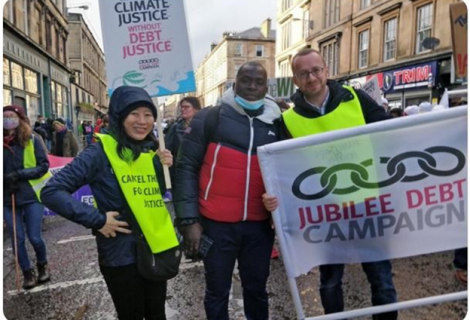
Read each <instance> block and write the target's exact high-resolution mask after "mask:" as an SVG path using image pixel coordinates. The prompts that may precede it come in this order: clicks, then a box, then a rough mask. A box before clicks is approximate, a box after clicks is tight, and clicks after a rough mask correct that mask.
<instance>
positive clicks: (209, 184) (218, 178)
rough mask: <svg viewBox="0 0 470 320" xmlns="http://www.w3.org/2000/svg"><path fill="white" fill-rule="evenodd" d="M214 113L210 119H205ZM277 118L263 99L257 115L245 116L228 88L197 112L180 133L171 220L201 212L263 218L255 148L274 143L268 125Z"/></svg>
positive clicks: (273, 129) (223, 217) (274, 132)
mask: <svg viewBox="0 0 470 320" xmlns="http://www.w3.org/2000/svg"><path fill="white" fill-rule="evenodd" d="M214 111H215V112H217V113H218V114H217V115H216V117H214V116H213V115H212V116H210V113H211V112H214ZM279 117H280V109H279V107H278V106H277V104H275V102H274V101H273V100H271V99H269V98H265V104H264V106H263V107H262V108H261V109H260V110H259V112H258V114H257V115H254V116H253V115H252V117H250V116H248V114H247V113H246V112H245V111H244V110H243V109H242V107H241V106H239V105H238V104H237V103H236V102H235V100H234V92H233V91H232V90H229V91H228V92H227V93H226V94H225V95H224V97H223V98H222V103H221V105H220V106H217V107H215V108H214V109H210V108H206V109H203V110H202V111H199V112H198V113H197V114H196V116H195V117H194V118H193V119H192V121H191V123H190V125H189V127H188V128H187V129H186V131H185V135H184V137H183V140H182V142H181V146H180V149H179V152H178V158H177V161H176V181H175V186H174V188H175V193H174V200H175V211H176V215H177V217H178V218H180V219H194V218H198V217H199V214H201V215H202V216H204V217H206V218H209V219H212V220H215V221H220V222H232V223H233V222H240V221H261V220H266V219H268V218H269V217H270V215H269V213H268V212H267V211H266V209H265V208H264V206H263V203H262V198H261V196H262V194H263V193H264V192H265V189H264V185H263V181H262V177H261V171H260V168H259V164H258V159H257V147H259V146H262V145H265V144H268V143H272V142H276V141H278V140H279V127H278V124H277V125H276V124H274V121H275V120H276V119H278V118H279ZM208 119H210V120H208ZM210 121H213V122H214V124H209V122H210ZM208 126H209V127H211V128H212V129H211V130H208V129H207V127H208Z"/></svg>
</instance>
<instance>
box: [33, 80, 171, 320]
mask: <svg viewBox="0 0 470 320" xmlns="http://www.w3.org/2000/svg"><path fill="white" fill-rule="evenodd" d="M156 118H157V110H156V107H155V105H154V104H153V102H152V99H151V98H150V96H149V95H148V93H147V92H146V91H145V90H144V89H142V88H137V87H131V86H122V87H118V88H116V90H114V92H113V94H112V95H111V101H110V105H109V119H110V125H109V134H103V135H100V136H99V140H98V142H97V143H94V144H91V145H90V146H88V147H87V148H86V149H85V150H83V151H82V152H81V153H80V155H79V156H78V157H77V158H76V159H75V160H74V161H73V162H71V163H70V164H69V165H67V166H66V167H65V168H63V169H62V170H61V171H59V172H58V173H57V174H55V175H54V177H53V178H52V179H51V180H50V181H49V182H48V184H47V185H46V186H45V187H44V189H43V191H42V194H41V198H42V200H43V202H44V204H45V205H46V206H47V207H48V208H50V209H51V210H54V211H55V212H57V213H58V214H60V215H61V216H63V217H65V218H67V219H69V220H71V221H73V222H75V223H78V224H80V225H82V226H84V227H86V228H90V229H92V230H93V234H94V235H95V236H96V243H97V247H98V261H99V267H100V271H101V273H102V275H103V277H104V280H105V282H106V285H107V287H108V291H109V293H110V294H111V298H112V300H113V303H114V306H115V308H116V311H117V314H118V318H119V320H141V319H144V318H145V319H152V320H165V319H166V316H165V300H166V288H167V282H166V281H149V280H146V279H144V278H143V277H142V276H141V274H140V273H139V271H138V268H137V253H136V241H137V239H136V237H137V235H136V234H134V233H131V230H130V229H129V228H128V227H129V223H128V221H130V219H131V218H130V217H129V215H137V214H144V215H146V217H149V216H150V218H148V219H149V220H148V223H150V224H152V225H155V228H154V230H153V233H152V235H153V236H154V235H155V233H157V234H159V233H165V234H167V233H166V232H168V229H164V230H162V226H164V227H166V228H168V224H164V222H162V219H163V218H162V217H163V215H165V214H167V213H166V211H165V210H166V209H164V208H161V207H152V208H145V206H144V204H143V203H140V202H139V203H137V202H132V196H133V190H134V189H135V188H142V189H145V188H148V189H152V190H154V189H155V190H158V191H159V192H157V193H156V194H152V195H150V196H149V198H150V200H148V201H149V202H154V201H155V203H157V202H161V201H162V195H163V194H164V192H165V189H166V188H165V180H164V179H163V168H162V165H161V163H160V162H162V163H164V164H166V165H168V166H171V164H172V161H173V158H172V156H171V154H170V152H168V150H164V151H162V152H159V153H158V154H159V156H160V159H159V157H157V156H154V152H155V151H156V150H157V149H158V141H157V140H156V139H155V137H154V136H153V135H152V134H151V131H152V127H153V123H154V121H155V120H156ZM136 161H139V164H138V165H132V164H134V163H135V162H136ZM130 176H134V177H135V176H143V177H145V179H144V180H146V181H143V180H140V179H139V180H138V181H133V182H128V183H127V184H123V185H122V184H120V182H122V181H123V179H124V180H126V178H127V179H129V178H128V177H130ZM149 176H151V178H150V179H147V177H149ZM154 178H155V179H154ZM85 184H88V185H89V186H90V188H91V191H92V193H93V196H94V197H95V201H96V204H97V206H96V207H93V206H87V205H84V204H83V203H81V202H80V201H79V200H76V199H75V198H73V197H72V193H74V192H75V191H77V190H78V189H79V188H80V187H82V186H83V185H85ZM149 198H147V199H149ZM136 208H137V209H138V210H136ZM151 213H154V214H151ZM141 217H142V216H141ZM144 218H145V217H144ZM144 220H145V219H144ZM165 221H167V220H165ZM171 232H173V233H174V229H173V226H171V230H170V233H171ZM170 233H168V234H170ZM175 237H176V236H175ZM169 240H170V239H167V238H164V239H162V240H161V243H163V242H165V245H166V242H167V241H169Z"/></svg>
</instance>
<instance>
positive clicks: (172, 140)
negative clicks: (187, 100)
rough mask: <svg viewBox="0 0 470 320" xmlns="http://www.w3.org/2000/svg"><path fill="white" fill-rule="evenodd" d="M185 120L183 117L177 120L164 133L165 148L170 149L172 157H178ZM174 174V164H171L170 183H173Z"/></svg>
mask: <svg viewBox="0 0 470 320" xmlns="http://www.w3.org/2000/svg"><path fill="white" fill-rule="evenodd" d="M184 124H185V122H184V120H183V119H180V120H178V121H177V122H175V123H174V124H172V125H171V126H170V128H169V129H168V132H167V133H166V134H165V148H166V149H168V150H170V152H171V154H172V155H173V159H175V160H176V159H177V157H178V149H179V147H180V144H181V140H183V135H184V130H186V127H185V125H184ZM175 174H176V166H175V165H173V166H171V167H170V176H171V183H172V184H174V183H175Z"/></svg>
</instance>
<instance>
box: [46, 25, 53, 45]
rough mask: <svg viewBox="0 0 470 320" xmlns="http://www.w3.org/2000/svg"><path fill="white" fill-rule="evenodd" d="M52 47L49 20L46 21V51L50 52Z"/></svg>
mask: <svg viewBox="0 0 470 320" xmlns="http://www.w3.org/2000/svg"><path fill="white" fill-rule="evenodd" d="M51 47H52V33H51V21H50V20H49V19H47V20H46V50H47V51H48V52H51V50H52V49H51Z"/></svg>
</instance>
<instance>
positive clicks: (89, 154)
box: [41, 87, 166, 267]
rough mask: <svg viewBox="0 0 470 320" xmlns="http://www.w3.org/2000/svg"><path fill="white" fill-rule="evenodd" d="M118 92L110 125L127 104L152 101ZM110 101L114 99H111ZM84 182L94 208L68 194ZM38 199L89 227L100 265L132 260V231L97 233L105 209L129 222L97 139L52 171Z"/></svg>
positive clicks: (157, 168)
mask: <svg viewBox="0 0 470 320" xmlns="http://www.w3.org/2000/svg"><path fill="white" fill-rule="evenodd" d="M126 88H127V87H126ZM129 88H132V87H129ZM121 93H123V94H125V96H126V97H125V98H123V99H116V100H117V101H118V103H117V104H113V103H111V105H110V108H109V115H110V119H112V121H111V122H110V126H111V125H114V126H116V125H117V124H118V121H119V118H120V116H121V115H122V113H123V111H124V110H125V109H126V108H127V107H128V106H130V105H131V104H135V103H136V102H141V101H143V100H142V99H145V103H152V102H151V100H150V101H148V99H146V97H142V96H140V95H137V94H136V93H135V92H133V91H132V89H129V90H126V92H121ZM112 101H114V100H113V99H112ZM111 131H112V129H111ZM144 143H145V145H148V146H151V147H152V149H154V148H156V145H154V144H152V143H150V142H144ZM153 165H154V167H155V172H156V174H157V178H158V183H159V186H160V189H161V192H162V195H163V194H164V193H165V192H166V187H165V181H164V179H163V168H162V165H161V163H160V160H159V158H158V157H157V156H156V157H154V159H153ZM86 184H88V185H89V186H90V189H91V191H92V193H93V196H94V198H95V201H96V203H97V206H98V208H95V207H92V206H89V205H87V204H85V203H82V202H79V201H77V200H76V199H74V198H73V197H71V194H72V193H73V192H75V191H76V190H78V189H79V188H80V187H82V186H83V185H86ZM41 199H42V201H43V202H44V204H45V205H46V206H47V207H48V208H50V209H51V210H53V211H55V212H57V213H58V214H60V215H61V216H63V217H65V218H67V219H69V220H71V221H74V222H76V223H78V224H81V225H83V226H85V227H86V228H90V229H93V231H94V232H93V234H95V236H96V242H97V247H98V258H99V264H100V265H102V266H109V267H116V266H125V265H129V264H133V263H135V262H136V246H135V243H136V239H135V236H134V235H133V234H124V233H120V232H117V233H116V237H115V238H106V237H105V236H103V235H102V234H101V233H100V232H97V230H99V229H101V228H102V227H103V226H104V225H105V223H106V212H108V211H117V212H119V213H121V215H120V216H119V218H118V219H120V220H126V221H128V222H129V220H128V218H126V214H123V212H124V210H125V208H126V207H127V206H126V201H125V198H124V195H123V193H122V191H121V188H120V187H119V183H118V181H117V179H116V176H115V174H114V171H113V170H112V167H111V164H110V162H109V160H108V158H107V156H106V154H105V152H104V149H103V145H102V144H101V142H99V141H98V142H97V143H94V144H91V145H90V146H88V147H87V148H86V149H85V150H84V151H82V152H81V153H80V154H79V155H78V156H77V157H76V158H75V159H74V160H73V161H72V162H71V163H70V164H68V165H67V166H66V167H65V168H63V169H62V170H61V171H59V172H58V173H57V174H55V175H54V177H53V178H52V179H51V180H50V181H49V182H48V183H47V185H46V186H45V187H44V188H43V190H42V192H41ZM128 214H130V213H128Z"/></svg>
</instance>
